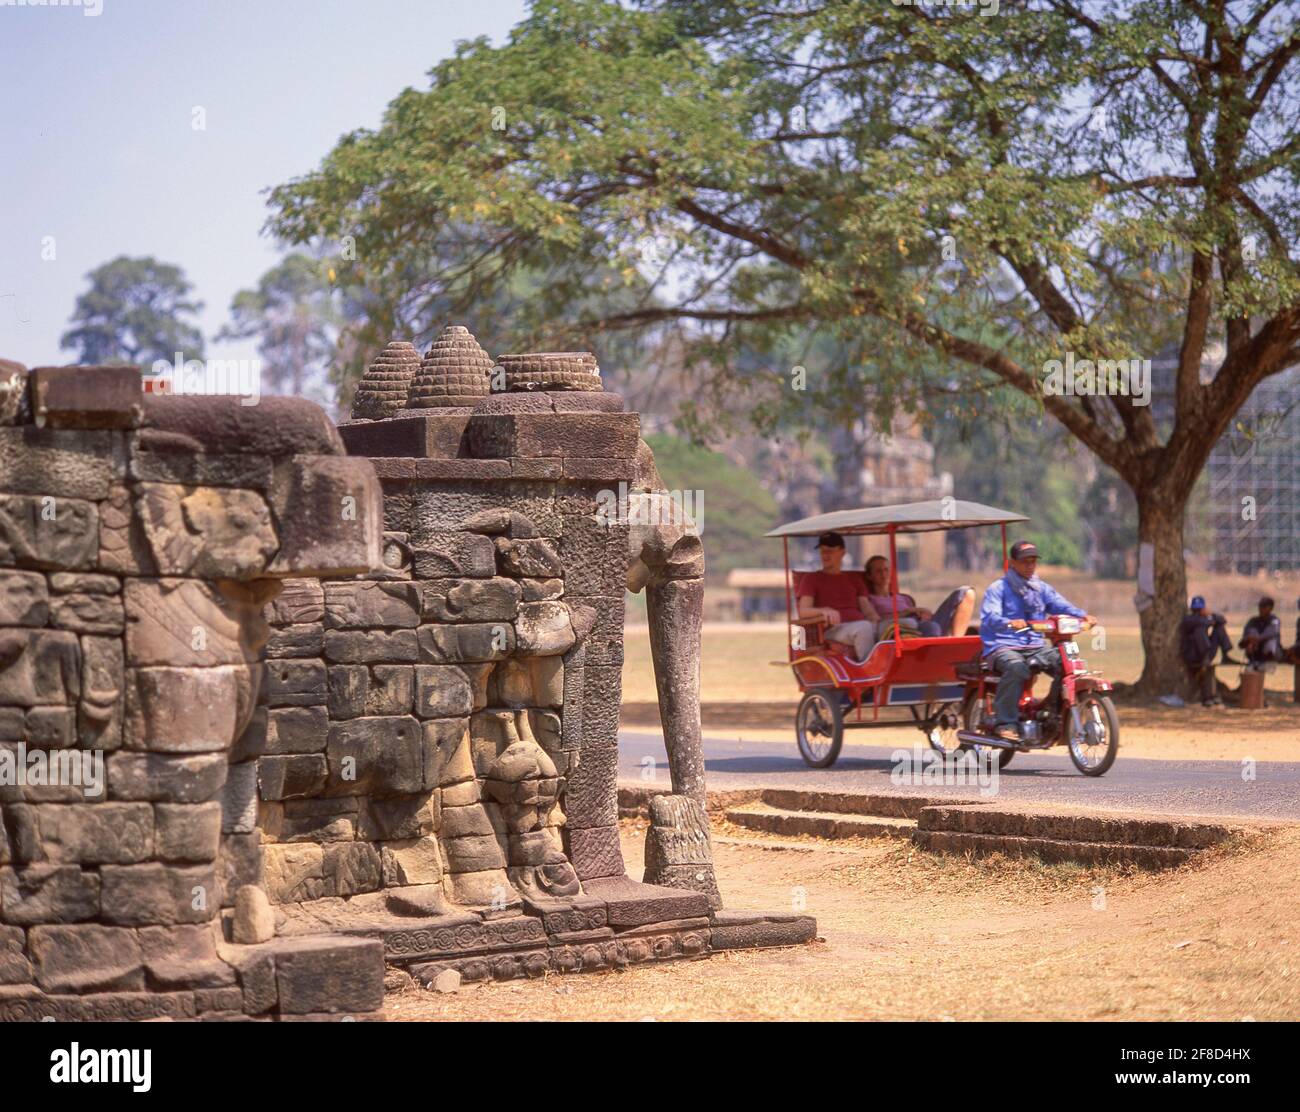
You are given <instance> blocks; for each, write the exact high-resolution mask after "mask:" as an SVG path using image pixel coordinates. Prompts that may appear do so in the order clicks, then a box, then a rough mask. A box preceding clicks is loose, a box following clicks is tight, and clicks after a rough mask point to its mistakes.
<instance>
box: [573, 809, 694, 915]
mask: <svg viewBox="0 0 1300 1112" xmlns="http://www.w3.org/2000/svg"><path fill="white" fill-rule="evenodd" d="M567 834H568V840H569V860H570V861H571V862H572V863H573V867H574V869H575V871H576V872H577V874H578V878H579V879H580V880H582V881H583V882H586V881H588V880H591V879H593V878H596V877H610V876H622V875H623V874H624V873H625V872H626V869H625V867H624V865H623V851H622V849H620V847H619V842H618V827H617V826H594V827H584V828H580V829H568V830H567ZM706 910H707V905H706ZM610 921H611V922H613V920H612V919H611V920H610Z"/></svg>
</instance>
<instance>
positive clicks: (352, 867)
mask: <svg viewBox="0 0 1300 1112" xmlns="http://www.w3.org/2000/svg"><path fill="white" fill-rule="evenodd" d="M321 869H322V873H323V876H324V881H325V890H326V892H327V893H328V894H329V895H331V896H355V895H356V894H357V893H359V892H377V891H378V890H379V889H380V888H382V887H383V863H382V860H381V858H380V855H379V851H378V850H377V849H375V847H374V846H372V845H371V844H370V843H369V842H337V843H334V844H333V845H327V846H325V855H324V859H323V862H322V866H321Z"/></svg>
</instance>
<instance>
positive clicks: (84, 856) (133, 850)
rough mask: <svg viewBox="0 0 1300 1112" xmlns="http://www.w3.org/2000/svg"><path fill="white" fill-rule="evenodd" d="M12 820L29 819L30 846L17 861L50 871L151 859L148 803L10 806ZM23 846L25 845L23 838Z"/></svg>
mask: <svg viewBox="0 0 1300 1112" xmlns="http://www.w3.org/2000/svg"><path fill="white" fill-rule="evenodd" d="M6 811H7V813H8V814H10V815H11V816H13V817H15V818H16V817H18V816H20V815H21V816H24V817H26V816H30V819H31V830H30V834H29V837H31V838H32V839H33V843H32V844H28V845H19V846H15V848H16V849H22V850H23V851H25V852H23V853H22V855H21V856H17V855H16V856H17V859H18V860H20V861H23V862H38V861H39V862H41V863H48V864H53V865H72V864H77V865H103V864H118V865H124V864H132V863H134V862H137V861H144V860H146V859H147V858H148V857H150V856H151V855H152V854H153V849H154V821H153V808H152V807H150V806H149V804H148V803H43V804H40V805H38V806H25V805H21V804H10V805H9V807H7V808H6ZM23 841H26V839H25V838H24V839H23Z"/></svg>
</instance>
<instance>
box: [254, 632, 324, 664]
mask: <svg viewBox="0 0 1300 1112" xmlns="http://www.w3.org/2000/svg"><path fill="white" fill-rule="evenodd" d="M324 650H325V631H324V630H323V629H321V627H320V626H318V625H292V626H285V627H284V628H283V629H276V630H272V632H271V636H270V638H269V639H268V640H267V642H266V655H267V656H268V657H304V656H314V657H319V656H320V655H321V654H322V653H323V652H324Z"/></svg>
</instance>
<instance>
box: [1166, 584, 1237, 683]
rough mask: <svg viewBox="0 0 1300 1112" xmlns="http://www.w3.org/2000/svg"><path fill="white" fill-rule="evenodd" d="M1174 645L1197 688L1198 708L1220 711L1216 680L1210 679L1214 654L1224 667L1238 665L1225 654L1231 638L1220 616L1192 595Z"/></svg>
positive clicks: (1200, 599) (1226, 622)
mask: <svg viewBox="0 0 1300 1112" xmlns="http://www.w3.org/2000/svg"><path fill="white" fill-rule="evenodd" d="M1178 643H1179V648H1180V650H1181V652H1182V655H1183V664H1184V666H1185V667H1186V668H1187V673H1188V675H1189V676H1190V677H1191V680H1192V683H1193V684H1194V685H1195V686H1196V688H1197V693H1198V694H1199V696H1200V699H1201V705H1202V706H1207V707H1221V706H1223V700H1222V699H1221V698H1220V697H1219V685H1218V680H1217V679H1216V677H1215V675H1214V657H1215V654H1216V653H1218V652H1220V651H1222V652H1223V662H1224V663H1225V664H1240V663H1241V661H1239V660H1233V659H1232V657H1231V656H1229V655H1228V654H1229V653H1230V652H1231V651H1232V638H1230V637H1229V636H1228V621H1227V619H1226V618H1225V617H1224V616H1223V615H1222V614H1212V613H1210V610H1209V607H1208V606H1207V605H1206V603H1205V598H1204V596H1202V595H1196V596H1195V597H1194V598H1193V599H1192V601H1191V603H1190V605H1189V606H1188V612H1187V614H1186V615H1185V616H1184V617H1183V620H1182V622H1181V623H1179V626H1178Z"/></svg>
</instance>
